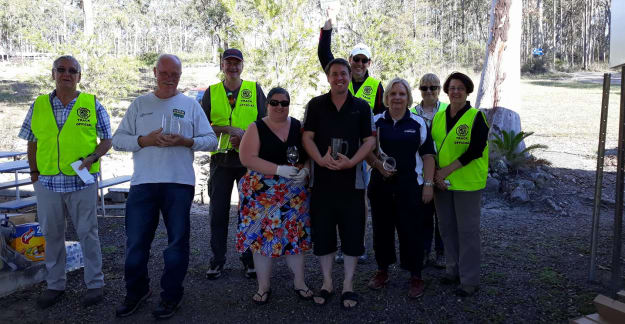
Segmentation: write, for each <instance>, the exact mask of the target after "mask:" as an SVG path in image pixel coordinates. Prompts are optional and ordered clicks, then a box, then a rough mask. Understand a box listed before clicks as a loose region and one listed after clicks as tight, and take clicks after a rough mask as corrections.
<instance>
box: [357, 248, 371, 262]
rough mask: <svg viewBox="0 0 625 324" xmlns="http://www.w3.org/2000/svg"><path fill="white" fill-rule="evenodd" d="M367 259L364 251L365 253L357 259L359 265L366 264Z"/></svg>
mask: <svg viewBox="0 0 625 324" xmlns="http://www.w3.org/2000/svg"><path fill="white" fill-rule="evenodd" d="M368 259H369V256H368V255H367V251H365V253H363V254H362V255H361V256H359V257H358V263H359V264H363V263H367V260H368Z"/></svg>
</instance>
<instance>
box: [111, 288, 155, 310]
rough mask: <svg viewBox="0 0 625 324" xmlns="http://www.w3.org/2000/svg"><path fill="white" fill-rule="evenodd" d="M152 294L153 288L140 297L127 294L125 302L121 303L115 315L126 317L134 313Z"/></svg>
mask: <svg viewBox="0 0 625 324" xmlns="http://www.w3.org/2000/svg"><path fill="white" fill-rule="evenodd" d="M151 295H152V290H148V292H147V293H145V295H143V296H141V297H140V298H139V299H136V298H129V297H128V295H126V298H125V299H124V303H123V304H121V305H119V307H117V309H116V310H115V316H117V317H126V316H130V315H132V314H133V313H134V312H135V311H136V310H137V309H138V308H139V306H141V304H143V302H144V301H146V300H147V299H148V298H149V297H150V296H151Z"/></svg>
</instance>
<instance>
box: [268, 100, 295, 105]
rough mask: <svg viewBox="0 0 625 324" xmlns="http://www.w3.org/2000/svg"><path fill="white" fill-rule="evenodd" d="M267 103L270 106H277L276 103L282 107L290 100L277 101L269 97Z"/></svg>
mask: <svg viewBox="0 0 625 324" xmlns="http://www.w3.org/2000/svg"><path fill="white" fill-rule="evenodd" d="M269 104H270V105H272V106H277V105H278V104H279V105H280V106H282V107H288V106H289V104H290V102H289V101H288V100H282V101H278V100H275V99H271V100H269Z"/></svg>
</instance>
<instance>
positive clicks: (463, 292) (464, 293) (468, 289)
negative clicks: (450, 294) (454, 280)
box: [454, 285, 480, 297]
mask: <svg viewBox="0 0 625 324" xmlns="http://www.w3.org/2000/svg"><path fill="white" fill-rule="evenodd" d="M479 290H480V287H479V286H466V285H461V286H459V287H458V288H457V289H456V291H455V292H454V293H455V294H456V296H458V297H471V296H473V295H475V294H476V293H477V292H478V291H479Z"/></svg>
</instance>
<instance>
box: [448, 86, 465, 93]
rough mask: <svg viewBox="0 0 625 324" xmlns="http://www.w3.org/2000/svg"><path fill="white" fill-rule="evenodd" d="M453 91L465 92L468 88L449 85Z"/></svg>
mask: <svg viewBox="0 0 625 324" xmlns="http://www.w3.org/2000/svg"><path fill="white" fill-rule="evenodd" d="M452 91H458V92H465V91H467V89H466V88H464V87H449V92H452Z"/></svg>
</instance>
